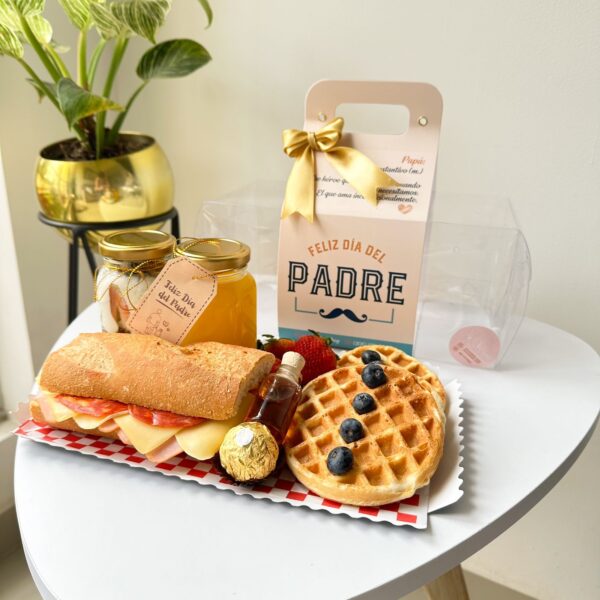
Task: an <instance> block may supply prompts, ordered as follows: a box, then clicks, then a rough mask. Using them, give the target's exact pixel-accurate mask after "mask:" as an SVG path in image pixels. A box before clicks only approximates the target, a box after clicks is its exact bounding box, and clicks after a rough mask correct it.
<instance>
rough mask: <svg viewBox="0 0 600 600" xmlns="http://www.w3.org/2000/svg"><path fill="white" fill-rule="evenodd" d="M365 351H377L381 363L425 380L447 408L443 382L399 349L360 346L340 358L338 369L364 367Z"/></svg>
mask: <svg viewBox="0 0 600 600" xmlns="http://www.w3.org/2000/svg"><path fill="white" fill-rule="evenodd" d="M365 350H375V352H378V353H379V354H380V356H381V362H382V363H383V364H384V365H396V366H398V367H403V368H404V369H408V370H409V371H410V372H411V373H414V374H415V375H416V376H417V377H420V378H421V379H424V380H425V381H426V382H427V383H428V384H429V385H430V386H431V387H432V388H433V389H434V390H435V391H436V392H437V393H438V394H439V396H440V400H441V401H442V404H443V405H444V407H445V406H446V392H445V391H444V386H443V385H442V382H441V381H440V380H439V379H438V377H437V375H436V374H435V373H433V372H432V371H430V370H429V369H428V368H427V367H426V366H425V365H424V364H423V363H420V362H419V361H418V360H417V359H416V358H414V357H412V356H410V354H406V353H405V352H402V350H400V349H398V348H394V347H393V346H378V345H374V346H359V347H358V348H354V349H353V350H348V352H344V354H342V355H341V356H340V360H339V361H338V367H346V366H348V365H355V364H358V365H362V364H363V363H362V360H361V358H360V355H361V354H362V353H363V352H364V351H365Z"/></svg>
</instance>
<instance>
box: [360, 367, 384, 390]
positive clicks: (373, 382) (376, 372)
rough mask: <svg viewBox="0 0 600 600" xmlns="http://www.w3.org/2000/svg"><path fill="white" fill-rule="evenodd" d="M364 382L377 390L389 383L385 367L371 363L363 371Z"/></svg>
mask: <svg viewBox="0 0 600 600" xmlns="http://www.w3.org/2000/svg"><path fill="white" fill-rule="evenodd" d="M361 376H362V380H363V381H364V382H365V385H366V386H367V387H370V388H376V387H379V386H380V385H383V384H384V383H385V382H386V381H387V377H386V376H385V373H384V371H383V367H382V366H381V365H379V364H377V363H369V364H368V365H367V366H366V367H365V368H364V369H363V371H362V375H361Z"/></svg>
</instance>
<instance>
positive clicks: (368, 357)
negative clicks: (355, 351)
mask: <svg viewBox="0 0 600 600" xmlns="http://www.w3.org/2000/svg"><path fill="white" fill-rule="evenodd" d="M360 359H361V360H362V361H363V363H365V365H368V364H369V363H372V362H376V361H379V360H381V354H379V352H375V350H365V351H364V352H363V353H362V354H361V355H360Z"/></svg>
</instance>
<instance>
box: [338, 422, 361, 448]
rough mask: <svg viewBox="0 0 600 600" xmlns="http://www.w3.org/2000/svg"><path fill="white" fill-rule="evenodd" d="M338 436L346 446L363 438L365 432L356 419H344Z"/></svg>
mask: <svg viewBox="0 0 600 600" xmlns="http://www.w3.org/2000/svg"><path fill="white" fill-rule="evenodd" d="M340 435H341V436H342V439H343V440H344V441H345V442H346V443H347V444H350V443H351V442H358V440H360V439H362V438H364V437H365V432H364V431H363V426H362V423H361V422H360V421H358V420H356V419H344V420H343V421H342V424H341V425H340Z"/></svg>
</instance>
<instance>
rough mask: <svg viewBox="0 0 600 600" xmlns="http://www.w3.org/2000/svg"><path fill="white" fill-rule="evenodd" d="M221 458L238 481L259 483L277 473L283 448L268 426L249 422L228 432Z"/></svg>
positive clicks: (221, 450) (220, 452)
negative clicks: (276, 466) (276, 467)
mask: <svg viewBox="0 0 600 600" xmlns="http://www.w3.org/2000/svg"><path fill="white" fill-rule="evenodd" d="M219 457H220V459H221V465H223V468H224V469H225V470H226V471H227V472H228V473H229V475H231V477H233V479H235V480H236V481H257V480H260V479H264V478H265V477H267V476H268V475H269V474H270V473H272V472H273V470H274V469H275V465H276V464H277V458H278V457H279V446H278V444H277V442H276V441H275V438H274V437H273V434H272V433H271V432H270V431H269V429H268V428H267V427H266V426H265V425H263V424H262V423H255V422H252V421H249V422H247V423H242V424H241V425H237V426H236V427H232V428H231V429H230V430H229V431H228V432H227V435H225V438H224V439H223V443H222V444H221V448H220V450H219Z"/></svg>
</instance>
